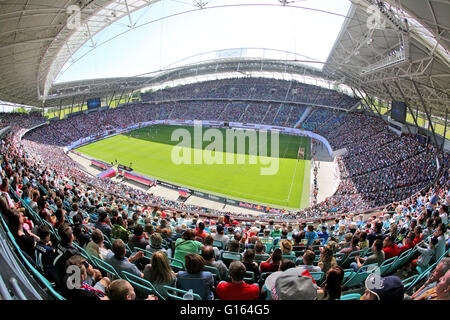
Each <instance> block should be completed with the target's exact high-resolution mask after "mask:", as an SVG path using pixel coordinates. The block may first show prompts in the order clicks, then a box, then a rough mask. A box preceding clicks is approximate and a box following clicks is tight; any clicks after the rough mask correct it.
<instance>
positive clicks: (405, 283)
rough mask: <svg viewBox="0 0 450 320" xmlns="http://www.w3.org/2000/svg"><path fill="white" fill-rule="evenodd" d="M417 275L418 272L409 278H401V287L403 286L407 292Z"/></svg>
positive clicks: (414, 282)
mask: <svg viewBox="0 0 450 320" xmlns="http://www.w3.org/2000/svg"><path fill="white" fill-rule="evenodd" d="M418 277H419V275H418V274H415V275H413V276H411V277H409V278H406V279H403V280H402V283H403V287H404V288H405V292H408V291H409V290H410V289H412V288H413V286H414V285H415V284H416V279H417V278H418Z"/></svg>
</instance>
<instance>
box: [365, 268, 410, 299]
mask: <svg viewBox="0 0 450 320" xmlns="http://www.w3.org/2000/svg"><path fill="white" fill-rule="evenodd" d="M365 285H366V289H368V290H369V291H370V292H372V293H373V294H374V295H375V296H377V298H378V300H403V295H404V290H405V289H404V287H403V283H402V280H401V279H400V278H399V277H397V276H388V277H384V278H382V277H380V276H379V275H377V274H370V275H369V276H368V277H367V279H366V282H365Z"/></svg>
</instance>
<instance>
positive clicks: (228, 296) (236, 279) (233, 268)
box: [216, 260, 259, 300]
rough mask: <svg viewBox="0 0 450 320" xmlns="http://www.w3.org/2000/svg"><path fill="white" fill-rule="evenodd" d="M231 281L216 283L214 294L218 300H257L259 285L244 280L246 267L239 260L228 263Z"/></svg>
mask: <svg viewBox="0 0 450 320" xmlns="http://www.w3.org/2000/svg"><path fill="white" fill-rule="evenodd" d="M229 272H230V277H231V282H221V283H219V284H218V285H217V288H216V294H217V297H218V298H219V299H220V300H257V299H258V298H259V287H258V286H257V285H254V284H247V283H245V282H244V277H245V273H246V272H247V269H246V268H245V266H244V264H243V263H242V262H240V261H237V260H236V261H233V262H232V263H231V264H230V269H229Z"/></svg>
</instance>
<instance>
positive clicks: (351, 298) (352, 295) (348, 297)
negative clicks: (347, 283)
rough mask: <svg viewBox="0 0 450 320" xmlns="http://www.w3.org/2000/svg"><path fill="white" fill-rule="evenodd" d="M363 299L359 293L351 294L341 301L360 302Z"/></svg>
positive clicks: (342, 297) (343, 297) (344, 296)
mask: <svg viewBox="0 0 450 320" xmlns="http://www.w3.org/2000/svg"><path fill="white" fill-rule="evenodd" d="M361 297H362V296H361V295H360V294H359V293H349V294H345V295H343V296H341V298H340V299H339V300H359V299H361Z"/></svg>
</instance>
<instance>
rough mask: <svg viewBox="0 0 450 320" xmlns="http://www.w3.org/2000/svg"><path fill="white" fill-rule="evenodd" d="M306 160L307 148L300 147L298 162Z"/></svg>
mask: <svg viewBox="0 0 450 320" xmlns="http://www.w3.org/2000/svg"><path fill="white" fill-rule="evenodd" d="M300 159H301V160H305V148H302V147H298V152H297V160H300Z"/></svg>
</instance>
